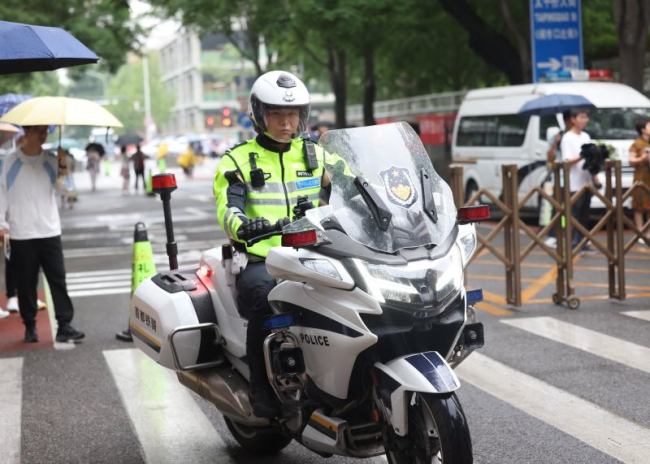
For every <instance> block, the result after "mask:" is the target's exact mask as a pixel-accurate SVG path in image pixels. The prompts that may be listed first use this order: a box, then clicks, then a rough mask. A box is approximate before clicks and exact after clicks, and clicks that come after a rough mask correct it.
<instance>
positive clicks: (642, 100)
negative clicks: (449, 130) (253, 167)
mask: <svg viewBox="0 0 650 464" xmlns="http://www.w3.org/2000/svg"><path fill="white" fill-rule="evenodd" d="M558 93H560V94H572V95H582V96H584V97H586V98H587V99H588V100H589V101H591V102H592V103H593V104H594V105H595V106H596V109H593V110H591V111H590V112H589V118H590V121H589V125H588V126H587V128H586V131H587V132H588V133H589V135H590V136H591V138H592V139H593V140H594V141H596V142H603V143H606V144H609V145H612V146H613V147H615V148H616V151H617V154H618V157H619V158H620V159H621V161H622V164H623V178H622V185H623V188H627V187H629V186H630V185H631V184H632V175H633V168H631V167H630V165H629V161H628V149H629V148H630V145H631V144H632V142H633V141H634V139H636V138H637V133H636V130H635V129H634V125H635V122H636V121H637V120H638V119H640V118H644V117H645V118H650V99H648V98H647V97H645V96H644V95H642V94H641V93H639V92H637V91H636V90H634V89H632V88H631V87H628V86H626V85H623V84H617V83H614V82H553V83H540V84H526V85H514V86H508V87H493V88H485V89H479V90H472V91H470V92H468V93H467V95H466V96H465V99H464V100H463V103H462V104H461V106H460V109H459V110H458V114H457V116H456V122H455V124H454V135H453V142H452V161H453V162H454V163H461V164H462V165H463V167H464V178H463V185H464V187H465V198H466V199H467V198H469V196H471V194H472V193H473V192H475V191H476V190H477V189H479V188H487V189H489V190H490V191H491V192H492V193H494V194H495V195H497V196H498V195H500V193H501V166H502V165H504V164H516V165H517V166H519V170H518V171H519V172H518V174H519V183H520V188H519V194H520V199H521V198H522V197H523V196H524V195H525V194H526V193H527V192H529V191H530V190H531V189H532V188H534V187H535V186H541V184H542V183H543V182H544V179H545V178H546V175H547V168H546V151H547V150H548V147H549V142H548V134H549V133H550V132H552V130H551V131H549V129H551V128H555V127H561V128H563V126H564V123H563V121H562V115H561V114H559V113H558V114H556V115H550V116H523V115H519V114H518V111H519V109H520V108H521V107H522V106H523V105H524V103H526V102H528V101H530V100H534V99H535V98H538V97H539V96H541V95H548V94H558ZM554 130H557V129H554ZM601 176H602V177H603V179H601V183H602V184H603V185H604V184H605V182H604V175H603V174H601ZM601 192H602V190H601ZM538 202H539V200H538V198H537V195H534V196H533V197H532V198H531V199H530V201H529V202H528V203H527V204H526V205H525V206H526V207H528V208H534V209H536V208H537V207H538V204H539V203H538ZM599 206H600V207H602V203H601V202H600V200H599V199H598V198H596V197H592V207H599Z"/></svg>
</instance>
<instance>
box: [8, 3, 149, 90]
mask: <svg viewBox="0 0 650 464" xmlns="http://www.w3.org/2000/svg"><path fill="white" fill-rule="evenodd" d="M0 18H2V19H3V20H4V21H14V22H22V23H27V24H36V25H40V26H55V27H62V28H64V29H65V30H67V31H69V32H70V33H71V34H72V35H74V36H75V37H76V38H77V39H79V40H80V41H81V42H82V43H83V44H84V45H86V46H87V47H88V48H90V49H91V50H92V51H94V52H95V53H96V54H97V55H98V56H99V57H100V64H101V66H102V67H104V69H106V70H108V71H110V72H115V71H116V70H117V69H118V68H119V67H120V66H121V65H122V63H124V60H125V58H126V54H127V52H129V51H130V50H133V49H134V48H136V47H137V46H138V44H137V41H136V36H137V35H138V33H139V32H140V30H141V29H140V27H139V26H138V25H137V24H134V23H133V22H131V20H130V10H129V4H128V1H127V0H60V1H51V0H2V2H0ZM0 46H1V45H0ZM81 72H83V66H82V67H78V68H76V67H75V68H69V73H70V76H71V77H72V78H74V77H76V76H77V75H78V74H79V73H81ZM39 74H41V73H30V74H25V75H20V76H18V77H11V75H10V76H0V88H1V89H3V90H4V91H7V90H10V91H18V90H19V89H28V88H29V87H30V84H29V83H28V82H27V81H30V80H32V79H35V80H36V82H35V84H34V85H36V90H39V86H40V84H39V83H38V82H37V81H38V79H39V78H37V77H36V76H37V75H39ZM36 90H33V91H31V93H34V94H37V91H36Z"/></svg>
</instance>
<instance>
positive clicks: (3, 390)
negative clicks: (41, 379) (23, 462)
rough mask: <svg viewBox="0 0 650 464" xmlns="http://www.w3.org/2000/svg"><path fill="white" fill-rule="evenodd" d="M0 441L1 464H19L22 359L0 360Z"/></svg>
mask: <svg viewBox="0 0 650 464" xmlns="http://www.w3.org/2000/svg"><path fill="white" fill-rule="evenodd" d="M0 394H1V395H2V400H1V401H0V437H2V438H1V439H0V440H1V442H2V445H1V447H2V462H4V463H6V464H20V451H21V448H20V434H21V431H22V406H23V358H5V359H0Z"/></svg>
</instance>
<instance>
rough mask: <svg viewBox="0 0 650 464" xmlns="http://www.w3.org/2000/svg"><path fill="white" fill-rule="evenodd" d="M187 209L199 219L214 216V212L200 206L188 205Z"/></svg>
mask: <svg viewBox="0 0 650 464" xmlns="http://www.w3.org/2000/svg"><path fill="white" fill-rule="evenodd" d="M185 211H186V212H188V213H190V214H194V215H195V216H196V217H197V218H198V219H204V218H209V217H214V215H213V213H212V212H210V213H208V212H207V211H205V210H202V209H200V208H196V207H194V206H188V207H186V208H185Z"/></svg>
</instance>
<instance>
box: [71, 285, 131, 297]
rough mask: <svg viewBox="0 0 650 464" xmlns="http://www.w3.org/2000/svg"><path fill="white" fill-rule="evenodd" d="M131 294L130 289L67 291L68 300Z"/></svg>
mask: <svg viewBox="0 0 650 464" xmlns="http://www.w3.org/2000/svg"><path fill="white" fill-rule="evenodd" d="M126 293H131V287H130V286H128V287H118V288H100V289H97V290H75V291H68V295H70V298H80V297H85V296H102V295H122V294H126Z"/></svg>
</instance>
